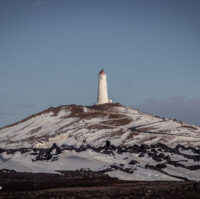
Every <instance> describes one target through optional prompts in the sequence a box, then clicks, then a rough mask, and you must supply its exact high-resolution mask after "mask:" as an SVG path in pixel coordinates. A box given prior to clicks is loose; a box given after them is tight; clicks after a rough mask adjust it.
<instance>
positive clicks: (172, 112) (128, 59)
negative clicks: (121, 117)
mask: <svg viewBox="0 0 200 199" xmlns="http://www.w3.org/2000/svg"><path fill="white" fill-rule="evenodd" d="M100 69H104V70H105V72H106V73H107V81H108V90H109V97H110V98H111V99H112V100H113V102H120V103H121V104H122V105H126V106H131V107H133V108H136V109H139V110H141V111H144V112H147V113H151V114H156V115H160V116H164V117H169V118H176V119H178V120H183V121H184V122H186V123H191V124H195V125H199V126H200V88H199V87H200V1H199V0H166V1H164V0H163V1H162V0H151V1H149V0H84V1H83V0H17V1H16V0H1V1H0V126H4V125H7V124H10V123H13V122H16V121H18V120H21V119H23V118H25V117H27V116H29V115H31V114H33V113H37V112H39V111H42V110H44V109H47V108H49V107H51V106H59V105H67V104H80V105H93V104H94V103H95V102H96V99H97V86H98V72H99V71H100Z"/></svg>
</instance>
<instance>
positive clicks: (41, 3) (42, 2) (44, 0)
mask: <svg viewBox="0 0 200 199" xmlns="http://www.w3.org/2000/svg"><path fill="white" fill-rule="evenodd" d="M51 5H52V3H51V2H50V1H48V0H38V1H36V2H34V4H33V8H46V7H51Z"/></svg>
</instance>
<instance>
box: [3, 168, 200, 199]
mask: <svg viewBox="0 0 200 199" xmlns="http://www.w3.org/2000/svg"><path fill="white" fill-rule="evenodd" d="M0 187H2V189H1V190H0V198H170V199H171V198H180V199H181V198H200V183H197V182H191V181H180V182H155V181H154V182H138V181H135V182H130V181H120V180H118V179H114V178H109V177H108V176H106V175H103V174H100V173H95V172H90V171H83V170H82V171H73V172H72V171H67V172H63V175H58V174H33V173H19V172H17V173H16V172H14V171H13V172H12V171H6V170H1V171H0Z"/></svg>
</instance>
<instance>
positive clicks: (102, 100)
mask: <svg viewBox="0 0 200 199" xmlns="http://www.w3.org/2000/svg"><path fill="white" fill-rule="evenodd" d="M106 103H112V100H111V99H108V89H107V80H106V73H105V72H104V70H101V71H100V72H99V86H98V96H97V103H96V104H97V105H98V104H106Z"/></svg>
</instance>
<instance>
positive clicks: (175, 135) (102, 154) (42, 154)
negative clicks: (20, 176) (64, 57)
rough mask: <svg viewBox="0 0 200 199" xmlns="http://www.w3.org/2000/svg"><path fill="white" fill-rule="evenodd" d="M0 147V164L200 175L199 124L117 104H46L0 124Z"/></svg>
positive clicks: (146, 176)
mask: <svg viewBox="0 0 200 199" xmlns="http://www.w3.org/2000/svg"><path fill="white" fill-rule="evenodd" d="M54 143H56V144H54ZM0 148H1V150H0V169H4V168H7V169H15V170H17V171H31V172H55V171H57V170H75V169H81V168H85V169H87V168H89V169H91V170H96V171H101V172H104V173H108V174H109V175H110V176H112V177H118V178H120V179H129V180H180V179H190V180H197V181H198V180H200V174H199V171H200V170H199V169H200V162H199V161H200V127H197V126H194V125H188V124H185V123H182V122H179V121H176V120H172V119H167V118H161V117H157V116H153V115H149V114H145V113H142V112H140V111H136V110H134V109H131V108H129V107H124V106H122V105H120V104H105V105H98V106H77V105H68V106H59V107H56V108H49V109H47V110H45V111H42V112H40V113H38V114H35V115H32V116H30V117H28V118H26V119H24V120H22V121H20V122H17V123H15V124H12V125H9V126H7V127H3V128H1V129H0ZM20 148H21V149H20ZM22 148H25V149H22ZM10 149H12V150H10Z"/></svg>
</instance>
